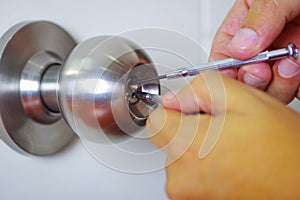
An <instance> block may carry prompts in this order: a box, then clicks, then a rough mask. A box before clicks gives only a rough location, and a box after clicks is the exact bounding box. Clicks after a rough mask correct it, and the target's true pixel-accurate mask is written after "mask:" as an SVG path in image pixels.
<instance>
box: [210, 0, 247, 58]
mask: <svg viewBox="0 0 300 200" xmlns="http://www.w3.org/2000/svg"><path fill="white" fill-rule="evenodd" d="M247 12H248V5H247V4H246V3H245V1H236V3H235V4H234V5H233V7H232V9H231V10H230V11H229V12H228V14H227V16H226V17H225V19H224V21H223V23H222V25H221V26H220V28H219V30H218V31H217V33H216V35H215V38H214V41H213V44H212V48H211V52H210V60H212V61H215V60H221V59H225V58H228V57H230V54H229V52H228V49H227V45H228V43H229V41H231V39H232V37H233V35H234V34H235V33H236V32H237V31H238V30H239V29H240V27H241V25H242V22H243V20H244V18H245V17H246V15H247Z"/></svg>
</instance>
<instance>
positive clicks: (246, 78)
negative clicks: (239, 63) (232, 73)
mask: <svg viewBox="0 0 300 200" xmlns="http://www.w3.org/2000/svg"><path fill="white" fill-rule="evenodd" d="M271 79H272V70H271V68H270V66H269V65H268V64H267V63H260V64H253V65H246V66H243V67H241V68H240V69H239V72H238V80H240V81H242V82H243V83H245V84H247V85H249V86H252V87H254V88H258V89H261V90H265V89H266V88H267V86H268V85H269V83H270V81H271Z"/></svg>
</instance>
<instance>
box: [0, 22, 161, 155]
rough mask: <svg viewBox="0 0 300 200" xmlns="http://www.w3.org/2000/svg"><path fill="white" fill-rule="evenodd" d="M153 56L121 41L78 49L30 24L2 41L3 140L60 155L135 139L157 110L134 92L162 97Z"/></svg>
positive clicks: (46, 26)
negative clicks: (86, 144) (70, 147)
mask: <svg viewBox="0 0 300 200" xmlns="http://www.w3.org/2000/svg"><path fill="white" fill-rule="evenodd" d="M155 76H157V72H156V70H155V67H154V66H153V64H152V62H151V59H150V58H149V56H148V55H147V54H146V52H144V51H143V49H141V47H139V46H138V45H137V44H135V43H133V42H132V41H129V40H127V39H125V38H121V37H116V36H99V37H95V38H91V39H88V40H86V41H84V42H81V43H80V44H78V45H76V42H75V40H74V39H73V38H72V37H71V36H70V35H69V34H68V33H67V32H66V31H65V30H63V29H62V28H61V27H59V26H57V25H55V24H53V23H50V22H45V21H36V22H24V23H20V24H18V25H16V26H14V27H12V28H11V29H10V30H8V31H7V32H6V33H5V34H4V35H3V36H2V38H1V39H0V82H1V84H0V137H1V139H2V140H3V141H5V142H6V143H7V144H8V145H10V146H11V147H12V148H14V149H15V150H17V151H19V152H21V153H25V154H34V155H50V154H53V153H55V152H57V151H59V150H61V149H62V148H64V147H65V146H66V145H67V144H69V143H70V142H71V141H72V139H73V138H74V133H76V134H77V135H79V136H80V137H84V138H85V139H87V140H90V141H93V142H101V140H102V139H103V137H107V138H109V139H112V140H114V141H118V140H122V139H123V138H126V137H130V135H132V134H135V133H136V132H138V131H139V130H140V129H142V128H143V127H144V125H145V121H146V119H147V117H148V115H149V113H150V112H151V110H152V109H153V108H154V106H155V105H153V104H151V103H149V102H146V101H142V100H139V99H136V98H134V97H133V96H132V93H133V92H136V91H141V92H149V93H152V94H159V93H160V86H159V82H158V81H152V82H149V83H147V84H144V85H143V86H141V87H135V86H134V85H132V84H130V82H131V81H134V80H137V79H145V78H151V77H155Z"/></svg>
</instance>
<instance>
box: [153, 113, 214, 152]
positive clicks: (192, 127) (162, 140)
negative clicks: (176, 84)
mask: <svg viewBox="0 0 300 200" xmlns="http://www.w3.org/2000/svg"><path fill="white" fill-rule="evenodd" d="M209 118H210V117H209V116H208V115H184V114H182V113H179V112H177V111H173V110H167V109H161V108H158V109H156V110H155V111H154V112H152V113H151V115H150V116H149V119H148V120H147V132H148V135H149V138H150V140H151V141H152V142H153V143H154V144H155V145H156V146H157V147H159V148H161V149H163V150H165V151H167V152H168V153H172V154H173V155H174V154H175V155H179V154H181V153H183V152H184V151H185V150H186V149H187V148H188V147H189V146H190V145H191V144H192V143H193V141H194V139H195V136H196V133H197V131H198V130H199V128H200V129H204V127H208V125H209V120H207V119H209ZM200 123H201V125H200ZM205 124H206V125H205Z"/></svg>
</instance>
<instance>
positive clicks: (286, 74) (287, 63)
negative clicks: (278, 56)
mask: <svg viewBox="0 0 300 200" xmlns="http://www.w3.org/2000/svg"><path fill="white" fill-rule="evenodd" d="M298 71H299V66H298V65H297V64H296V63H295V62H293V61H291V60H289V59H283V60H281V61H280V63H279V65H278V73H279V75H280V76H281V77H283V78H291V77H293V76H295V75H296V74H297V72H298Z"/></svg>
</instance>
